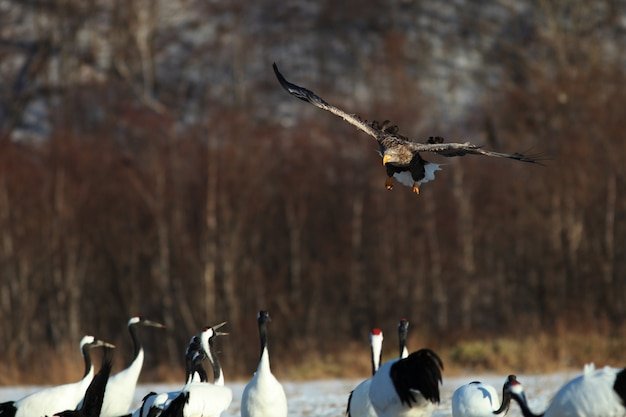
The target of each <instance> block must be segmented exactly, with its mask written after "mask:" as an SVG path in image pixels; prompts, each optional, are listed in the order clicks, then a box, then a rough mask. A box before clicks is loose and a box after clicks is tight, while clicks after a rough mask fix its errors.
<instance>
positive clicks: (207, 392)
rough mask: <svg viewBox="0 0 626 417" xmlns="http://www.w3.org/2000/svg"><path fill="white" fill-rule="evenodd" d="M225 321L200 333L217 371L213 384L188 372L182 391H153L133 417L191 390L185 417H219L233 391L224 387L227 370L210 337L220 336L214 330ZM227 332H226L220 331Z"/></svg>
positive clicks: (162, 408)
mask: <svg viewBox="0 0 626 417" xmlns="http://www.w3.org/2000/svg"><path fill="white" fill-rule="evenodd" d="M223 324H225V323H222V324H220V325H217V326H214V327H213V328H211V327H209V328H207V329H205V330H204V331H203V332H202V333H201V334H200V339H201V343H202V349H203V350H204V352H205V353H206V356H207V359H208V360H209V362H211V365H212V366H213V371H214V375H216V374H218V376H217V377H216V379H215V382H214V383H210V382H198V381H197V380H196V379H195V378H196V375H189V380H188V381H187V383H186V384H185V385H184V386H183V388H182V389H181V390H179V391H171V392H165V393H161V394H154V395H151V396H149V397H147V398H145V401H144V403H143V404H142V406H141V407H139V408H138V409H137V410H135V411H134V412H133V414H132V415H133V417H147V416H148V414H149V413H150V411H151V409H154V408H158V409H161V410H165V409H166V408H167V407H169V405H170V404H171V402H172V401H173V400H174V399H175V398H176V397H178V396H179V395H180V394H181V392H187V393H189V397H188V402H187V403H186V404H185V405H184V406H183V417H219V416H220V415H221V414H222V413H223V412H224V411H225V410H226V409H227V408H228V406H229V405H230V403H231V402H232V399H233V393H232V391H231V389H230V388H228V387H225V386H224V373H223V372H222V369H221V367H220V365H219V360H218V359H217V357H216V356H215V353H214V352H213V348H212V346H211V342H210V340H212V339H213V338H214V337H215V336H217V335H220V333H219V332H215V329H217V328H219V327H221V326H222V325H223ZM221 334H224V333H221Z"/></svg>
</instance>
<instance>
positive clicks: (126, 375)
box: [100, 349, 144, 417]
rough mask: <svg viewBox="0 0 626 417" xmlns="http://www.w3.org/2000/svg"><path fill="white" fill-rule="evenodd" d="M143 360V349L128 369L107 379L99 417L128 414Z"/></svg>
mask: <svg viewBox="0 0 626 417" xmlns="http://www.w3.org/2000/svg"><path fill="white" fill-rule="evenodd" d="M143 358H144V352H143V349H140V350H139V354H138V355H137V357H136V358H135V359H134V360H133V362H132V363H131V364H130V366H129V367H128V368H126V369H124V370H123V371H120V372H118V373H117V374H115V375H113V376H112V377H110V378H109V382H108V383H107V387H106V391H105V392H104V400H103V401H102V411H101V412H100V417H119V416H122V415H124V414H127V413H128V411H129V410H130V407H131V405H132V403H133V399H134V397H135V388H136V386H137V380H138V379H139V374H140V373H141V368H142V367H143Z"/></svg>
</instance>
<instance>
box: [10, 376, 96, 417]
mask: <svg viewBox="0 0 626 417" xmlns="http://www.w3.org/2000/svg"><path fill="white" fill-rule="evenodd" d="M93 375H94V369H93V366H92V367H91V369H90V370H89V372H88V373H87V375H85V376H84V377H83V379H81V380H80V381H78V382H74V383H72V384H64V385H57V386H56V387H50V388H45V389H42V390H41V391H37V392H34V393H32V394H30V395H28V396H26V397H24V398H22V399H20V400H18V401H16V402H15V404H14V405H15V407H16V408H17V411H16V413H15V417H44V416H51V415H54V414H55V413H59V412H61V411H65V410H75V409H76V408H77V407H78V405H79V404H80V402H81V401H82V399H83V397H84V396H85V391H87V387H88V386H89V384H90V383H91V381H92V379H93Z"/></svg>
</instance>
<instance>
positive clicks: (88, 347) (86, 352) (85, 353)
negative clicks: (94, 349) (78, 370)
mask: <svg viewBox="0 0 626 417" xmlns="http://www.w3.org/2000/svg"><path fill="white" fill-rule="evenodd" d="M90 350H91V343H85V344H84V345H83V347H82V351H83V360H84V361H85V372H84V373H83V378H84V377H86V376H87V375H88V374H89V371H91V353H90Z"/></svg>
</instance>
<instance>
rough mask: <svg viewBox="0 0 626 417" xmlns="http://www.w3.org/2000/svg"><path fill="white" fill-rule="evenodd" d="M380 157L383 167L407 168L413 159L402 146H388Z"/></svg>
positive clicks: (409, 152)
mask: <svg viewBox="0 0 626 417" xmlns="http://www.w3.org/2000/svg"><path fill="white" fill-rule="evenodd" d="M381 155H382V157H383V165H387V164H390V165H394V166H408V165H409V164H410V163H411V159H413V153H412V152H411V151H410V150H408V149H407V148H406V147H404V146H390V147H388V148H385V149H384V150H383V151H382V152H381Z"/></svg>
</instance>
